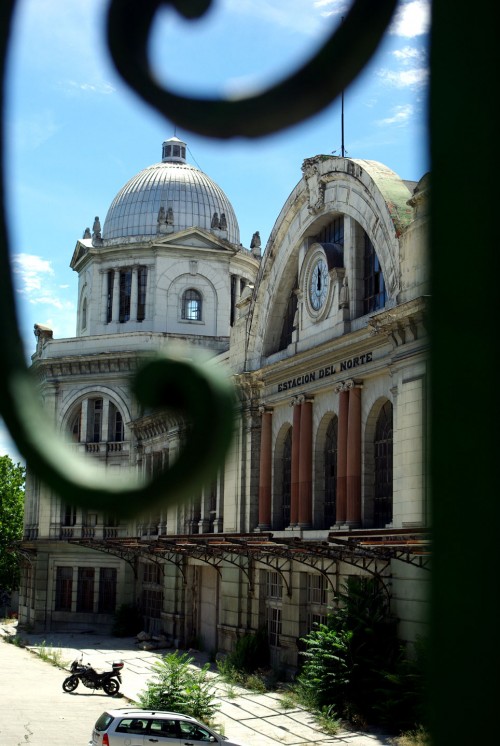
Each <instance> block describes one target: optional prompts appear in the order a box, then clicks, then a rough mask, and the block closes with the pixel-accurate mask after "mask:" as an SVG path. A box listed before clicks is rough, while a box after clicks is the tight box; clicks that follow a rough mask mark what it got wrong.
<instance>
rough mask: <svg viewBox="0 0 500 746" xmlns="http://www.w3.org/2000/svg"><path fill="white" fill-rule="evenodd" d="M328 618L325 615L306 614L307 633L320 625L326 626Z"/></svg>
mask: <svg viewBox="0 0 500 746" xmlns="http://www.w3.org/2000/svg"><path fill="white" fill-rule="evenodd" d="M327 621H328V617H327V615H326V614H308V615H307V627H308V631H311V630H313V629H317V627H318V626H319V625H320V624H326V623H327Z"/></svg>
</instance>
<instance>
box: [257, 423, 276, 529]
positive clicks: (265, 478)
mask: <svg viewBox="0 0 500 746" xmlns="http://www.w3.org/2000/svg"><path fill="white" fill-rule="evenodd" d="M272 429H273V413H272V412H263V413H262V426H261V432H260V478H259V526H258V527H259V529H261V530H263V531H268V530H269V529H270V528H271V494H272V491H271V474H272V469H271V464H272Z"/></svg>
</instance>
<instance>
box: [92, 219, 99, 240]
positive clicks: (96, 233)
mask: <svg viewBox="0 0 500 746" xmlns="http://www.w3.org/2000/svg"><path fill="white" fill-rule="evenodd" d="M92 238H101V221H100V220H99V217H98V216H97V215H96V217H95V218H94V225H93V226H92Z"/></svg>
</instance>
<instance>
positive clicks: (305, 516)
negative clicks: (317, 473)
mask: <svg viewBox="0 0 500 746" xmlns="http://www.w3.org/2000/svg"><path fill="white" fill-rule="evenodd" d="M298 523H299V527H300V528H310V527H311V526H312V401H311V400H307V399H306V401H304V402H303V404H302V406H301V408H300V457H299V521H298Z"/></svg>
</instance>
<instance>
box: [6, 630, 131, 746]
mask: <svg viewBox="0 0 500 746" xmlns="http://www.w3.org/2000/svg"><path fill="white" fill-rule="evenodd" d="M64 678H65V672H64V671H61V670H60V669H58V668H56V667H55V666H53V665H51V664H49V663H47V662H45V661H44V660H42V659H41V658H39V657H38V656H36V655H33V653H30V652H29V650H25V649H23V648H19V647H17V646H15V645H9V644H7V643H5V642H3V641H2V640H0V744H2V746H25V745H29V746H86V745H87V744H88V742H89V739H90V736H91V733H92V726H93V724H94V723H95V721H96V720H97V718H98V717H99V715H100V714H101V712H103V710H105V709H106V707H108V706H109V697H108V696H106V695H105V694H104V693H101V694H98V693H93V692H91V690H90V689H86V690H85V692H88V694H87V693H84V692H83V690H82V691H81V692H80V693H79V694H78V695H77V694H74V695H73V694H65V693H64V692H63V690H62V688H61V684H62V681H63V679H64ZM114 701H115V702H116V705H117V706H118V707H120V706H121V707H125V706H126V704H127V701H126V700H121V702H120V700H114Z"/></svg>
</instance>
